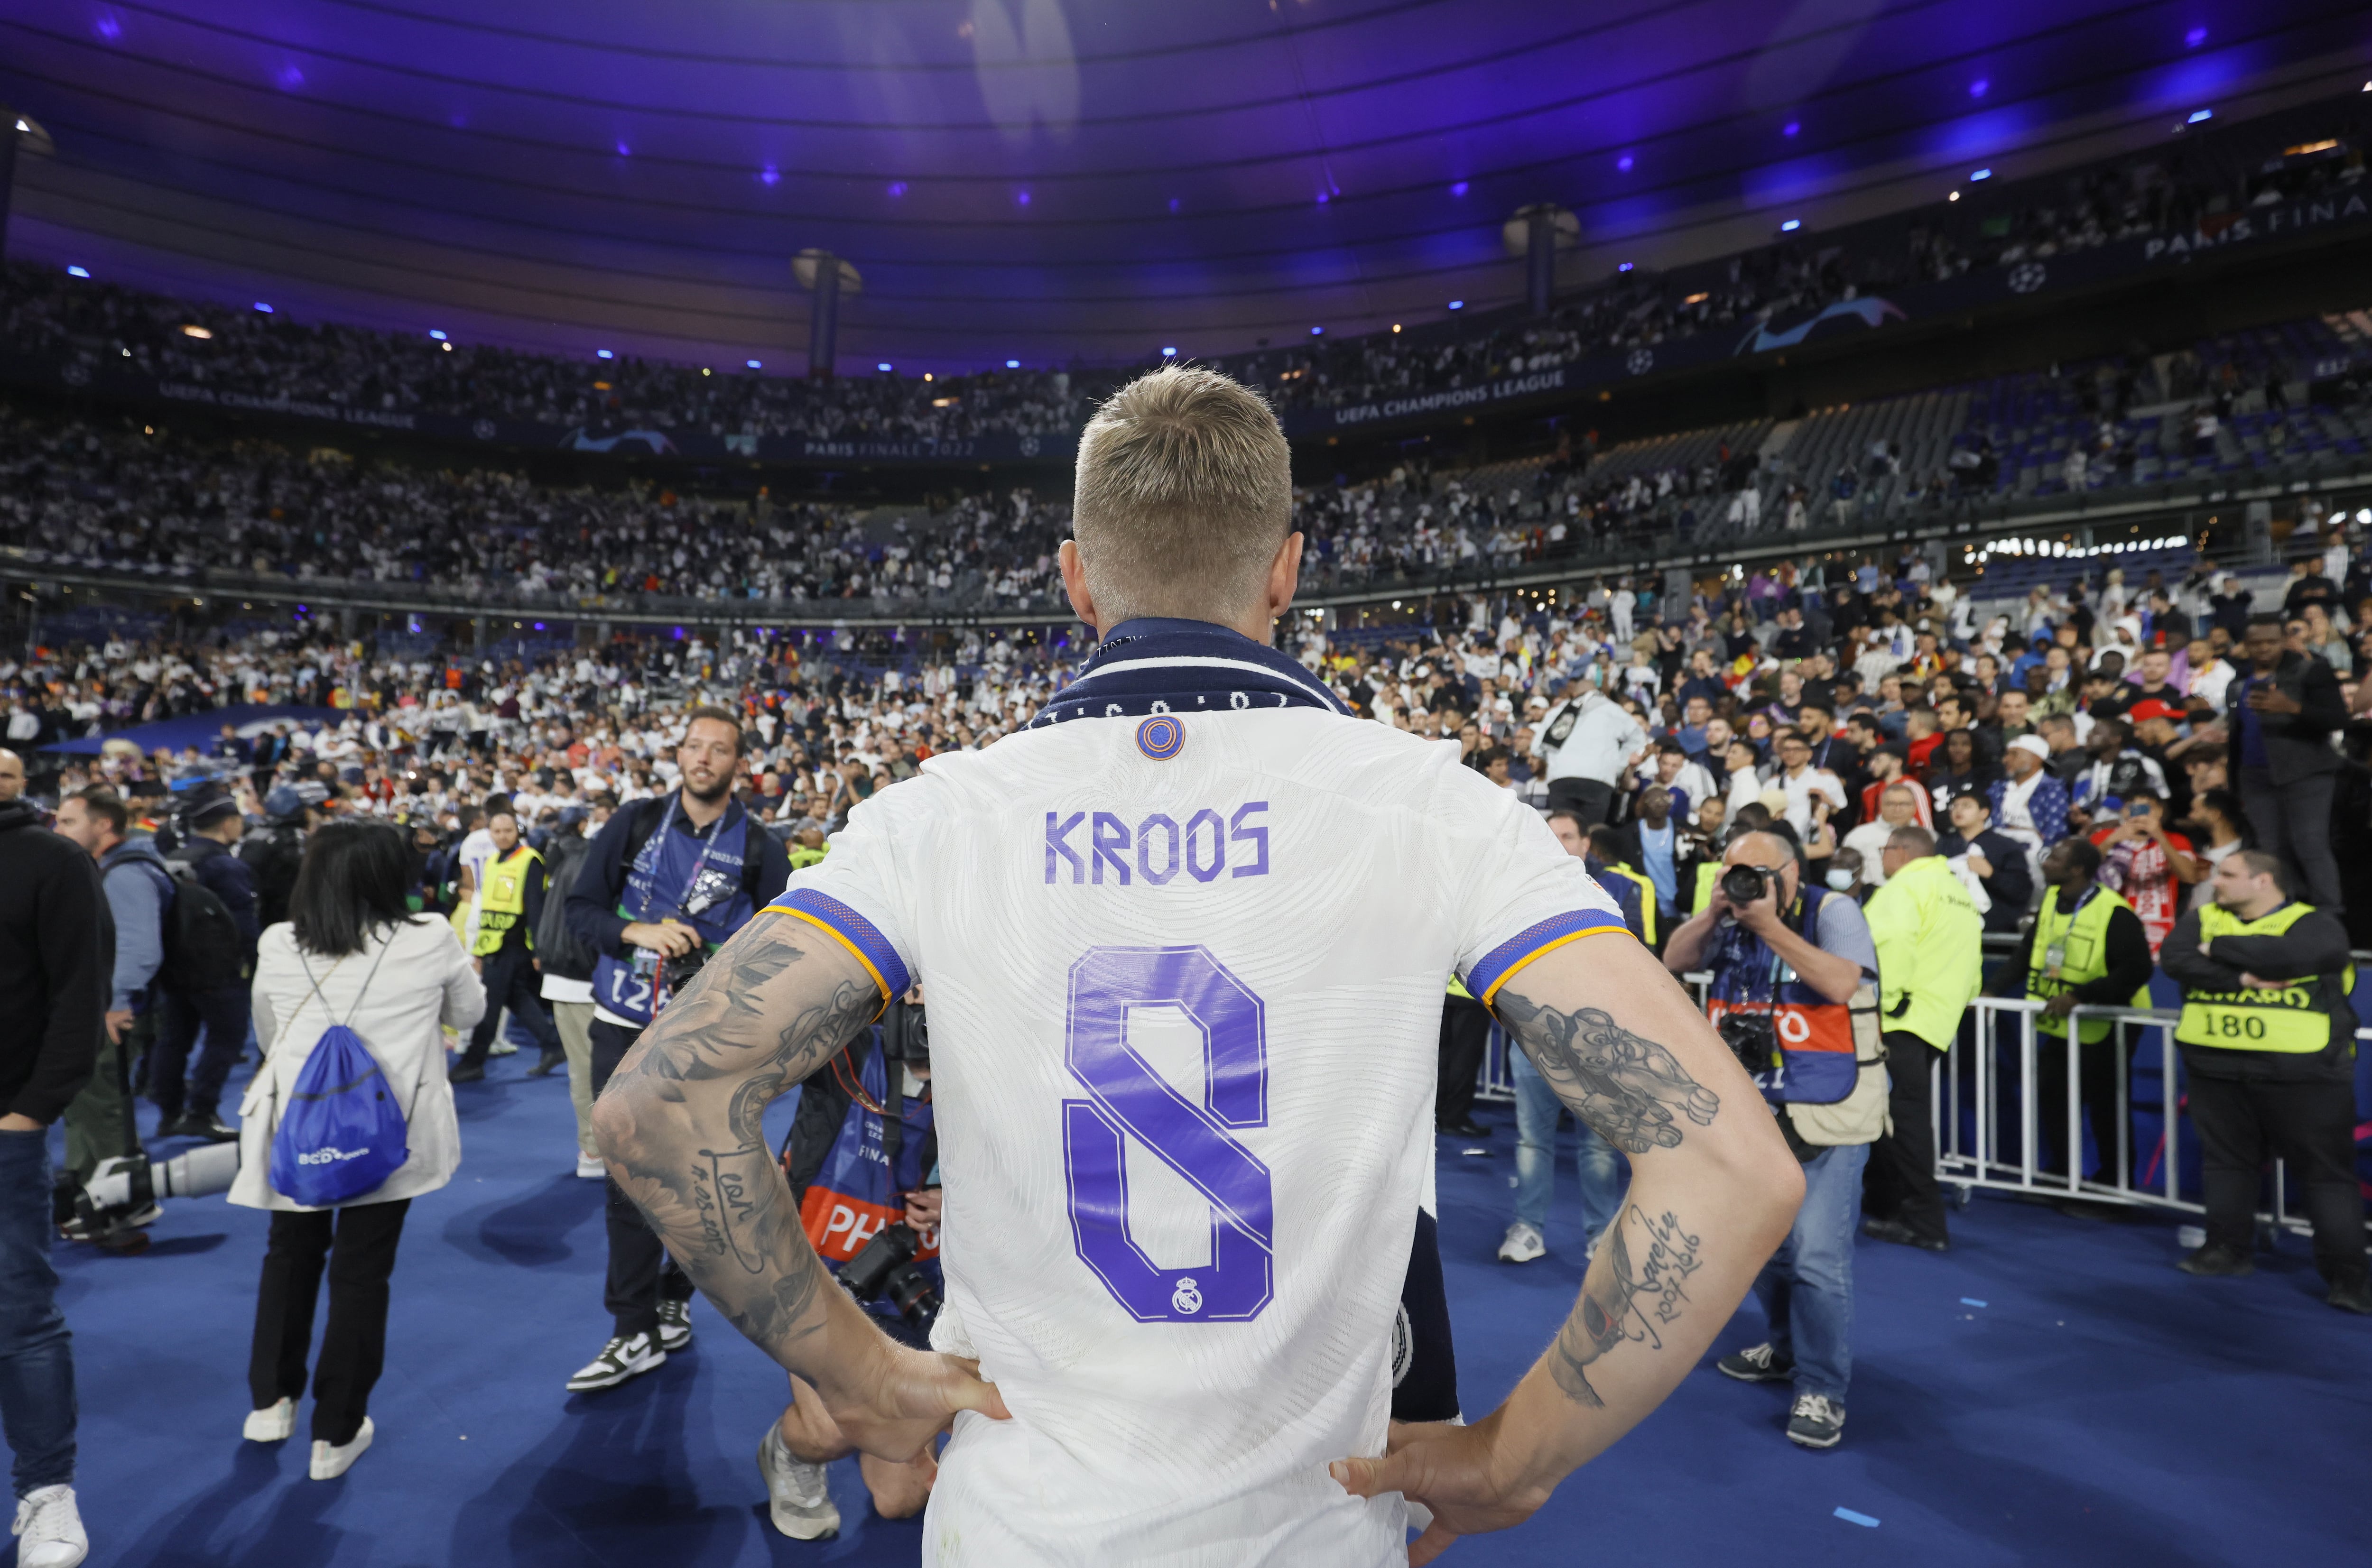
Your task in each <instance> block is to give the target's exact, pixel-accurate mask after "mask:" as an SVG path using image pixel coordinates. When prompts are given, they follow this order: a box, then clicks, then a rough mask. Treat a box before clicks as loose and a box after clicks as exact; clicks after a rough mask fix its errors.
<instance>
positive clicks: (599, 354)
mask: <svg viewBox="0 0 2372 1568" xmlns="http://www.w3.org/2000/svg"><path fill="white" fill-rule="evenodd" d="M593 357H594V358H596V359H615V358H617V357H618V356H617V354H614V353H612V352H611V351H610V350H609V349H606V348H597V349H595V350H594V351H593Z"/></svg>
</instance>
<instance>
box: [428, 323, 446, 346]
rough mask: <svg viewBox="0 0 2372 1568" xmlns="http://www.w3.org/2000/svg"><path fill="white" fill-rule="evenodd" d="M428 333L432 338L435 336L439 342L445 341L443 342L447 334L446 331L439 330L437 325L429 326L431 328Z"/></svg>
mask: <svg viewBox="0 0 2372 1568" xmlns="http://www.w3.org/2000/svg"><path fill="white" fill-rule="evenodd" d="M428 335H429V336H430V337H432V338H435V339H436V341H437V342H438V343H443V342H444V341H445V334H444V332H443V331H441V330H439V329H438V328H436V327H431V328H429V329H428Z"/></svg>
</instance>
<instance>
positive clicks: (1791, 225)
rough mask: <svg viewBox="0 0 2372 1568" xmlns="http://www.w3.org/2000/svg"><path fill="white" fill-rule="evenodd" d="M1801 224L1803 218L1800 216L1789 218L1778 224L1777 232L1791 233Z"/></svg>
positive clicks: (1802, 223) (1801, 225)
mask: <svg viewBox="0 0 2372 1568" xmlns="http://www.w3.org/2000/svg"><path fill="white" fill-rule="evenodd" d="M1803 226H1804V220H1803V219H1802V218H1789V219H1788V220H1787V221H1786V222H1785V223H1783V224H1781V225H1780V226H1779V232H1780V233H1782V234H1793V233H1795V232H1796V230H1797V229H1799V228H1801V227H1803Z"/></svg>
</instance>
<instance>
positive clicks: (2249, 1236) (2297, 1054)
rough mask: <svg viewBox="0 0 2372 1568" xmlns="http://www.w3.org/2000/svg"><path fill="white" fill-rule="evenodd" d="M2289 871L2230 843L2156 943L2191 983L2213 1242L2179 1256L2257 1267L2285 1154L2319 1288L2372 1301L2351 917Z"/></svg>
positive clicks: (2185, 1052) (2189, 1044) (2368, 1305)
mask: <svg viewBox="0 0 2372 1568" xmlns="http://www.w3.org/2000/svg"><path fill="white" fill-rule="evenodd" d="M2286 875H2287V868H2286V867H2285V865H2284V864H2283V863H2282V861H2281V860H2279V859H2278V858H2276V857H2275V856H2273V855H2272V854H2267V853H2265V852H2264V851H2262V850H2248V849H2244V850H2239V851H2237V852H2235V853H2234V854H2230V855H2228V856H2227V857H2226V858H2225V861H2224V863H2223V864H2222V865H2218V866H2217V867H2216V868H2215V881H2214V888H2215V902H2214V903H2212V904H2207V905H2204V906H2203V907H2201V908H2199V909H2197V910H2194V911H2192V912H2191V913H2189V914H2186V915H2184V916H2183V917H2182V920H2181V922H2180V923H2179V924H2177V925H2176V926H2175V928H2174V932H2173V934H2172V935H2169V936H2168V937H2167V939H2166V943H2165V946H2164V947H2162V948H2160V950H2159V953H2158V962H2159V963H2160V965H2161V966H2162V967H2163V968H2164V969H2165V970H2166V972H2167V973H2168V974H2169V975H2170V976H2172V977H2173V978H2174V979H2175V981H2177V982H2179V983H2180V985H2181V987H2182V1021H2181V1022H2180V1024H2178V1025H2177V1026H2176V1027H2175V1031H2174V1038H2175V1040H2177V1042H2179V1043H2180V1045H2181V1047H2182V1064H2183V1068H2184V1070H2185V1072H2186V1074H2187V1075H2188V1077H2189V1079H2190V1086H2191V1121H2192V1126H2193V1127H2195V1128H2196V1129H2198V1132H2199V1145H2200V1151H2201V1156H2202V1157H2201V1171H2202V1176H2203V1185H2204V1186H2205V1189H2206V1199H2207V1240H2206V1243H2205V1245H2203V1246H2202V1247H2201V1248H2200V1249H2199V1250H2198V1251H2196V1252H2193V1253H2192V1254H2191V1255H2190V1256H2189V1257H2187V1258H2185V1259H2183V1260H2182V1261H2181V1262H2180V1264H2178V1265H2176V1266H2177V1267H2178V1268H2180V1269H2181V1270H2182V1271H2183V1272H2185V1273H2189V1274H2208V1275H2239V1274H2246V1273H2249V1272H2251V1270H2252V1267H2253V1265H2251V1263H2250V1259H2249V1254H2250V1244H2251V1242H2252V1241H2253V1240H2254V1238H2255V1231H2256V1212H2257V1191H2258V1179H2259V1172H2260V1170H2261V1169H2262V1166H2263V1164H2264V1160H2265V1157H2266V1156H2268V1155H2269V1154H2277V1155H2279V1156H2281V1157H2282V1158H2283V1159H2285V1160H2286V1161H2287V1162H2288V1163H2289V1168H2290V1169H2291V1170H2292V1171H2294V1172H2296V1175H2297V1177H2298V1180H2299V1185H2300V1187H2301V1188H2302V1189H2303V1190H2304V1193H2305V1201H2306V1212H2307V1217H2308V1220H2309V1221H2311V1222H2312V1224H2313V1225H2314V1264H2315V1268H2316V1269H2317V1270H2318V1271H2319V1272H2320V1273H2321V1275H2322V1278H2323V1282H2324V1283H2326V1284H2327V1285H2329V1286H2330V1290H2329V1292H2328V1293H2327V1294H2326V1295H2324V1296H2323V1299H2324V1300H2325V1301H2327V1302H2329V1303H2330V1304H2331V1306H2333V1307H2338V1308H2340V1309H2341V1310H2343V1311H2346V1312H2359V1313H2366V1314H2372V1278H2367V1270H2366V1262H2365V1256H2364V1199H2363V1196H2362V1194H2361V1192H2360V1191H2359V1190H2358V1189H2357V1187H2356V1180H2355V1009H2354V1008H2352V1007H2350V1006H2349V1005H2348V1001H2347V998H2348V993H2349V992H2350V991H2351V990H2353V989H2354V987H2355V966H2354V965H2353V964H2351V963H2349V962H2348V961H2347V931H2346V928H2345V927H2344V926H2343V925H2342V924H2341V923H2340V922H2339V920H2338V918H2337V917H2336V916H2334V915H2331V914H2330V913H2327V912H2323V911H2320V910H2318V909H2316V908H2315V907H2314V906H2313V905H2311V904H2304V903H2298V902H2296V901H2295V900H2292V899H2291V898H2290V896H2289V889H2288V887H2287V884H2286V882H2285V877H2286Z"/></svg>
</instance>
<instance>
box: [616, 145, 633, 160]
mask: <svg viewBox="0 0 2372 1568" xmlns="http://www.w3.org/2000/svg"><path fill="white" fill-rule="evenodd" d="M618 156H619V157H634V148H632V147H630V146H628V145H626V144H625V143H623V142H620V143H619V144H618Z"/></svg>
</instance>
